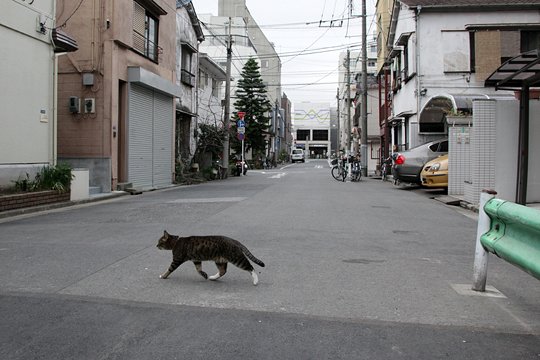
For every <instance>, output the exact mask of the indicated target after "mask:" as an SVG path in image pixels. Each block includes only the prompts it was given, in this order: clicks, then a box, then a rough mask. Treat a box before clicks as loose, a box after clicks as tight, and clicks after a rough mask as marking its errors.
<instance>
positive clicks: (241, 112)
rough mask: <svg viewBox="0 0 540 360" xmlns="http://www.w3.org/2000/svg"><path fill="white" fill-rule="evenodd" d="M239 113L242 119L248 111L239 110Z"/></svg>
mask: <svg viewBox="0 0 540 360" xmlns="http://www.w3.org/2000/svg"><path fill="white" fill-rule="evenodd" d="M237 114H238V117H239V118H240V119H243V118H244V116H246V113H245V112H244V111H239V112H238V113H237Z"/></svg>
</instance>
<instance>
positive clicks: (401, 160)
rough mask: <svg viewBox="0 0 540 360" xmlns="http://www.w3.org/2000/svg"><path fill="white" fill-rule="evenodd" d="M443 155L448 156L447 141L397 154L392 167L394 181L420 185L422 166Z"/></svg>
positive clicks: (433, 142) (429, 143)
mask: <svg viewBox="0 0 540 360" xmlns="http://www.w3.org/2000/svg"><path fill="white" fill-rule="evenodd" d="M445 154H448V139H441V140H436V141H431V142H428V143H425V144H422V145H419V146H417V147H414V148H412V149H409V150H407V151H403V152H400V153H398V154H397V155H396V156H395V157H394V165H393V167H392V175H393V177H394V180H398V181H400V182H406V183H414V184H421V183H422V181H421V179H420V173H421V172H422V168H423V167H424V164H425V163H427V162H428V161H430V160H432V159H435V158H436V157H438V156H441V155H445Z"/></svg>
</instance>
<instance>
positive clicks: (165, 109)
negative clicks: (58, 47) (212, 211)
mask: <svg viewBox="0 0 540 360" xmlns="http://www.w3.org/2000/svg"><path fill="white" fill-rule="evenodd" d="M76 5H77V4H73V3H72V2H70V1H65V0H59V1H58V6H57V10H56V12H57V17H58V21H60V22H61V21H65V22H66V24H65V28H66V29H67V30H68V31H69V32H70V33H72V34H73V36H74V37H75V38H76V39H77V40H78V42H79V43H80V44H81V46H80V49H79V51H77V52H76V53H73V54H70V55H67V56H63V57H61V59H60V62H59V76H58V84H59V85H58V87H59V96H58V99H59V104H60V106H59V109H58V157H59V159H61V160H63V161H67V162H69V163H70V164H72V165H73V166H74V167H82V168H88V169H89V172H90V185H91V186H92V187H97V188H98V189H99V190H100V191H102V192H108V191H111V190H115V189H116V188H117V185H118V184H120V183H129V184H131V185H133V186H134V187H138V188H142V189H147V188H155V187H161V186H166V185H169V184H171V183H172V182H173V179H174V173H175V155H176V153H177V152H178V150H177V149H178V148H179V147H181V146H184V148H185V147H186V146H188V147H189V146H191V145H183V144H178V137H175V133H176V131H177V128H178V127H179V125H178V121H177V120H178V117H179V115H178V113H179V112H188V113H190V116H188V118H189V120H188V121H189V123H190V125H191V122H192V117H193V114H194V112H195V111H194V110H193V106H194V105H193V104H194V99H195V96H193V95H192V94H191V93H187V92H186V91H185V90H184V89H183V88H182V86H181V85H179V84H185V83H189V85H187V87H188V88H189V89H191V88H193V87H194V86H195V85H196V81H195V74H196V73H197V71H196V67H197V58H196V57H193V54H194V53H196V50H197V49H196V45H197V41H196V40H195V41H193V40H191V39H192V38H193V37H195V38H196V36H191V37H190V33H193V32H195V30H194V28H193V25H194V24H192V23H191V24H190V25H189V27H190V29H191V30H190V31H189V32H186V31H185V28H186V26H184V25H183V22H186V21H191V20H190V19H191V18H192V16H191V17H190V16H189V14H184V12H186V11H187V10H185V9H183V8H182V7H180V8H181V11H179V13H178V15H177V7H176V1H174V0H155V1H154V0H136V1H133V0H117V1H114V2H103V3H102V6H101V7H96V6H93V3H91V2H83V3H81V4H80V6H79V7H76ZM178 22H180V23H181V24H177V23H178ZM179 35H182V36H179ZM201 36H202V34H201ZM193 43H194V44H195V45H193ZM178 48H180V49H178ZM182 56H183V57H182ZM177 99H178V100H177ZM178 110H179V111H178ZM187 141H188V140H185V142H187Z"/></svg>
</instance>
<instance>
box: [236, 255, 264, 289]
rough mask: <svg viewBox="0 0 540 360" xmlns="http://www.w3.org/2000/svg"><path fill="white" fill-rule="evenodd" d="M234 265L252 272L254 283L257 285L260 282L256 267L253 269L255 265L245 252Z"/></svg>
mask: <svg viewBox="0 0 540 360" xmlns="http://www.w3.org/2000/svg"><path fill="white" fill-rule="evenodd" d="M234 265H236V266H238V267H239V268H240V269H242V270H246V271H248V272H249V273H250V275H251V278H252V279H253V285H257V284H258V283H259V277H258V276H257V273H256V272H255V269H253V265H251V263H250V262H249V260H248V259H247V258H246V257H245V256H244V255H243V254H242V257H241V258H240V259H239V260H238V261H237V262H236V263H234Z"/></svg>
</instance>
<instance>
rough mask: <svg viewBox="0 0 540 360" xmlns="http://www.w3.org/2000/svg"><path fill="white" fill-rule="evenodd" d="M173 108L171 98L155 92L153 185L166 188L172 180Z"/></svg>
mask: <svg viewBox="0 0 540 360" xmlns="http://www.w3.org/2000/svg"><path fill="white" fill-rule="evenodd" d="M172 119H173V107H172V101H171V97H169V96H166V95H164V94H161V93H158V92H154V136H153V140H154V144H153V165H154V167H153V184H154V186H166V185H170V184H171V179H172V172H173V171H172V152H173V150H172V144H173V137H172V134H173V124H172Z"/></svg>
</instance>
